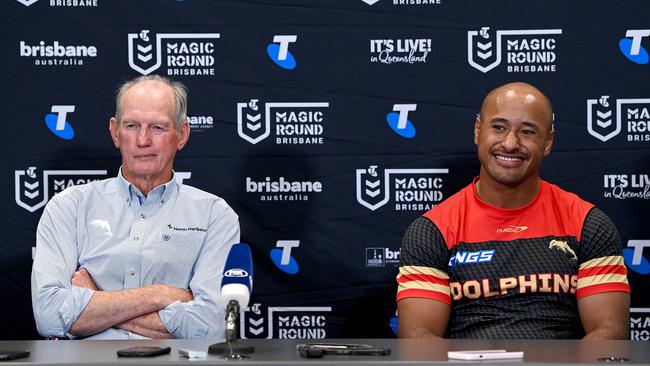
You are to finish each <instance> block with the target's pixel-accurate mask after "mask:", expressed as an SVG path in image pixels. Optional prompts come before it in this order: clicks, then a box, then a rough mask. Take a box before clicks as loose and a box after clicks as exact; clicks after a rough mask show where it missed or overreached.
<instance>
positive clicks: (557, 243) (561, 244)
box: [548, 239, 578, 260]
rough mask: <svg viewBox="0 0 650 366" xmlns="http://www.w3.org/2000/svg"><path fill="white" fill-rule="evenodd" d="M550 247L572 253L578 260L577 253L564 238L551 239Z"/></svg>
mask: <svg viewBox="0 0 650 366" xmlns="http://www.w3.org/2000/svg"><path fill="white" fill-rule="evenodd" d="M548 249H557V250H561V251H563V252H565V253H566V254H570V255H571V257H572V258H571V259H574V260H578V256H576V253H575V252H574V251H573V249H571V247H570V246H569V243H567V242H566V241H563V240H555V239H553V240H551V242H550V243H549V244H548Z"/></svg>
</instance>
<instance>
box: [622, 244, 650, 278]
mask: <svg viewBox="0 0 650 366" xmlns="http://www.w3.org/2000/svg"><path fill="white" fill-rule="evenodd" d="M647 247H650V240H629V241H628V242H627V248H625V249H623V259H624V260H625V265H626V266H627V267H628V268H629V269H631V270H633V271H634V272H636V273H639V274H642V275H647V274H648V273H650V262H649V261H648V259H647V258H646V257H645V256H644V255H643V249H644V248H647Z"/></svg>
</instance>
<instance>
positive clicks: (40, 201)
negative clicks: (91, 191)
mask: <svg viewBox="0 0 650 366" xmlns="http://www.w3.org/2000/svg"><path fill="white" fill-rule="evenodd" d="M104 177H106V170H44V171H43V176H42V178H40V177H39V176H38V174H36V167H33V166H32V167H29V168H28V169H26V170H16V171H15V180H16V190H15V198H16V204H18V206H20V207H22V208H24V209H25V210H27V211H29V212H34V211H36V210H38V209H39V208H41V207H43V206H45V204H46V203H47V201H48V200H49V199H50V198H51V196H53V195H54V194H55V193H58V192H60V191H62V190H64V189H65V188H67V187H70V186H73V185H78V184H84V183H88V182H91V181H95V180H98V179H102V178H104Z"/></svg>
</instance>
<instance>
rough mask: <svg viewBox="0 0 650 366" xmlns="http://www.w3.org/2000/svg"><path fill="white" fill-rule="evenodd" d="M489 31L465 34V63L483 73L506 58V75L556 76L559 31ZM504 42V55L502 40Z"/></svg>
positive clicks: (487, 29) (560, 31) (560, 30)
mask: <svg viewBox="0 0 650 366" xmlns="http://www.w3.org/2000/svg"><path fill="white" fill-rule="evenodd" d="M491 33H492V32H490V27H482V28H481V29H480V30H479V31H468V32H467V62H469V64H470V65H471V66H472V67H473V68H475V69H477V70H479V71H481V72H483V73H487V72H488V71H490V70H492V69H494V68H495V67H497V66H499V65H500V64H501V60H502V58H503V57H504V56H505V59H506V64H507V68H506V71H507V72H555V71H556V62H557V46H558V37H559V35H561V34H562V29H521V30H497V31H496V32H495V33H494V34H491ZM504 38H505V40H506V49H505V52H504V50H502V39H504Z"/></svg>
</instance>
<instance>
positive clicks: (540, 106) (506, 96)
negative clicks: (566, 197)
mask: <svg viewBox="0 0 650 366" xmlns="http://www.w3.org/2000/svg"><path fill="white" fill-rule="evenodd" d="M551 113H552V112H551V109H550V106H549V105H548V104H547V103H546V101H545V99H543V97H542V96H541V95H539V94H538V93H536V92H532V91H530V90H527V89H525V88H523V89H522V88H513V89H507V90H503V91H500V92H497V93H496V95H494V96H492V97H491V98H490V97H488V99H486V103H484V105H483V109H482V111H481V116H480V117H479V118H477V119H476V123H475V126H474V143H475V144H476V145H477V146H478V156H479V160H480V161H481V171H482V172H485V173H487V175H488V176H489V177H490V178H491V179H492V180H494V181H495V182H497V183H499V184H503V185H506V186H509V187H514V186H517V185H518V184H520V183H522V182H523V181H525V180H527V179H531V178H532V179H537V177H538V176H539V169H540V166H541V162H542V159H543V158H544V156H546V155H548V154H549V153H550V152H551V147H552V145H553V135H554V132H552V131H551V119H552V115H551Z"/></svg>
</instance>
